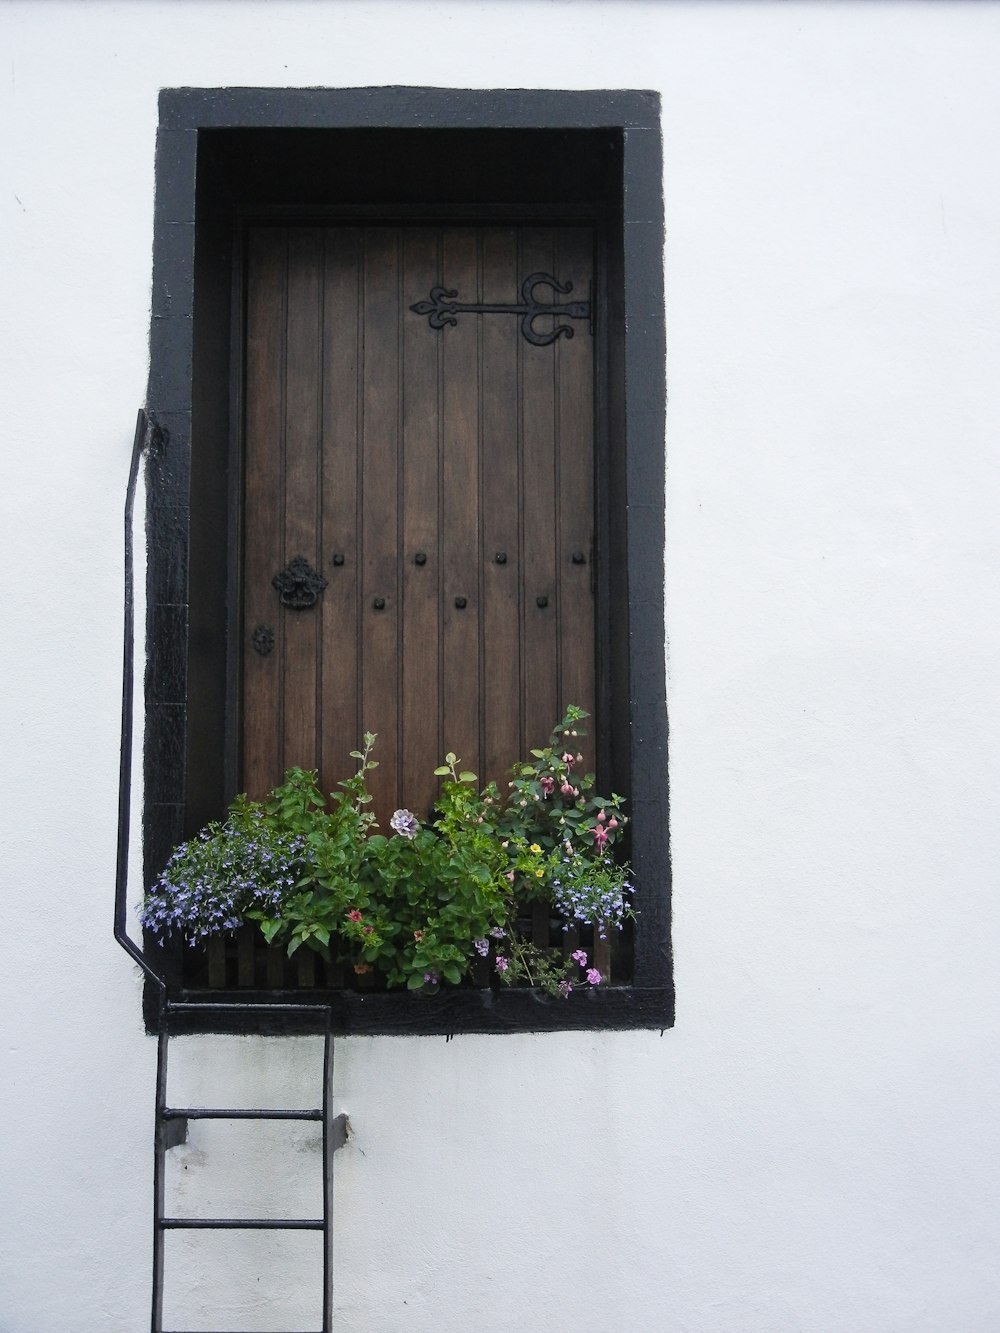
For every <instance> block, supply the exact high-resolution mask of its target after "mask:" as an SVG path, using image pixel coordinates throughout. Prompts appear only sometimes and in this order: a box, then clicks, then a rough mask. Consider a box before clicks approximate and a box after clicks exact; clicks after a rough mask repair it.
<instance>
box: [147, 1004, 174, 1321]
mask: <svg viewBox="0 0 1000 1333" xmlns="http://www.w3.org/2000/svg"><path fill="white" fill-rule="evenodd" d="M169 1038H170V1028H169V1023H168V1020H167V1006H166V1003H165V999H164V996H163V995H162V993H161V996H160V1011H159V1023H158V1025H157V1034H156V1101H155V1109H154V1113H153V1304H152V1312H151V1318H150V1329H151V1333H163V1257H164V1256H163V1250H164V1234H163V1210H164V1201H165V1193H166V1154H167V1135H166V1122H165V1120H164V1116H163V1111H164V1108H165V1106H166V1100H167V1047H168V1043H169Z"/></svg>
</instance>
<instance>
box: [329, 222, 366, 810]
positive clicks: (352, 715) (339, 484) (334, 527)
mask: <svg viewBox="0 0 1000 1333" xmlns="http://www.w3.org/2000/svg"><path fill="white" fill-rule="evenodd" d="M325 240H326V244H325V258H324V269H325V276H324V317H323V450H322V452H323V458H322V498H323V521H322V527H323V558H324V565H323V569H322V571H321V572H322V574H323V576H324V578H326V579H327V580H328V581H329V586H328V588H327V590H326V592H325V593H324V594H323V605H322V654H323V660H322V665H321V680H322V704H321V740H320V746H321V756H322V758H321V765H320V768H321V777H322V790H323V791H324V792H327V793H328V792H331V791H335V790H336V789H337V783H339V782H342V781H343V780H344V779H345V778H347V777H349V776H350V775H351V774H352V773H353V772H354V771H355V768H356V766H357V765H356V763H355V761H354V760H353V759H351V758H350V757H349V756H350V752H351V751H352V750H354V749H357V748H358V745H359V742H360V740H361V732H362V731H363V729H364V728H363V725H362V722H361V719H360V717H359V715H358V712H359V690H358V661H359V652H358V645H359V628H360V627H359V577H360V565H359V535H360V534H359V513H360V483H359V475H358V473H359V453H358V429H359V415H360V410H361V398H360V379H359V377H360V368H361V358H362V334H363V330H362V327H361V322H360V318H359V304H358V290H359V269H358V265H359V259H360V253H361V240H362V235H361V232H360V231H359V230H358V229H357V228H352V227H343V228H333V227H331V228H329V229H328V230H327V231H326V237H325ZM338 557H342V563H335V561H336V560H337V558H338Z"/></svg>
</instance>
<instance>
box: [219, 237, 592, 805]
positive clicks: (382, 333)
mask: <svg viewBox="0 0 1000 1333" xmlns="http://www.w3.org/2000/svg"><path fill="white" fill-rule="evenodd" d="M593 250H594V236H593V232H592V230H591V229H590V228H588V227H576V226H573V227H555V226H535V225H531V226H508V225H491V226H447V227H438V226H433V227H432V226H406V227H391V226H336V227H269V226H268V227H264V226H261V227H254V228H251V229H250V231H249V233H248V238H247V269H246V292H247V295H246V356H245V377H246V379H245V391H244V403H245V410H244V441H243V443H244V523H243V550H244V555H243V568H242V610H243V628H242V643H243V649H242V728H241V730H242V779H243V785H244V787H245V788H246V789H247V790H248V791H249V792H250V793H251V794H252V795H257V796H259V795H261V794H262V793H263V792H265V791H266V790H267V789H268V788H269V787H271V786H272V785H273V784H274V783H276V782H278V781H279V780H280V779H281V776H282V773H283V771H284V770H285V768H286V767H288V766H290V765H292V764H298V765H301V766H302V767H305V768H316V769H318V770H319V771H320V779H321V783H322V786H323V789H324V790H325V791H330V790H333V789H334V788H335V784H336V783H337V782H338V781H339V780H340V779H342V778H343V777H345V776H346V775H347V774H348V773H349V772H351V771H352V770H353V767H354V761H352V760H351V759H350V758H349V757H348V756H349V752H350V751H351V750H352V749H354V748H356V747H357V746H358V743H359V739H360V737H361V735H362V733H363V732H364V731H366V730H367V731H374V732H377V733H378V743H377V747H376V758H377V759H378V760H379V765H380V766H379V768H378V769H377V770H376V772H375V773H374V774H373V775H372V782H371V790H372V792H373V795H374V797H375V805H374V808H375V810H376V814H377V816H378V819H379V821H380V823H381V824H382V826H383V828H384V827H386V824H387V820H388V816H389V814H390V813H391V812H392V810H393V809H395V808H396V807H398V806H406V807H408V808H409V809H412V810H414V811H415V812H417V813H418V814H420V815H421V816H424V815H426V814H427V812H428V810H429V808H430V806H431V805H432V802H433V799H434V795H435V792H436V789H437V779H435V778H434V776H433V770H434V767H435V766H436V765H437V764H439V763H440V762H441V760H442V757H443V755H444V754H445V752H446V751H448V750H453V751H455V753H456V754H457V755H458V756H459V758H460V759H461V761H462V764H463V766H465V767H468V768H471V769H472V770H473V771H475V772H476V773H478V774H479V776H480V777H481V778H482V780H483V781H484V782H485V781H486V780H487V779H488V778H491V777H496V778H498V779H500V778H502V777H503V775H504V773H505V772H506V770H507V768H508V767H509V766H510V764H511V763H512V762H513V761H514V760H515V759H517V758H518V757H521V756H522V755H524V753H525V752H526V749H527V748H528V747H530V746H537V745H540V744H543V743H544V742H545V740H546V739H547V737H548V733H549V730H550V728H551V726H552V724H553V723H554V722H555V721H556V720H557V719H558V717H559V716H561V710H562V709H564V707H565V706H566V705H567V704H570V703H577V704H580V705H581V706H583V707H585V708H587V709H588V711H593V703H594V695H595V612H594V593H593V590H592V580H593V568H594V567H593V559H594V536H595V522H594V417H595V413H594V352H593V337H592V334H591V330H590V326H589V323H588V321H587V319H586V318H582V317H574V318H570V317H567V316H565V315H559V316H556V315H552V314H541V315H538V316H537V317H535V318H534V319H533V320H531V321H529V323H528V332H529V334H530V333H532V332H533V333H535V334H536V335H541V338H543V339H544V337H546V336H551V334H553V333H554V332H555V330H556V328H557V326H559V325H563V326H566V327H570V328H572V331H573V336H572V337H569V336H567V335H566V334H565V333H563V334H560V335H559V336H557V337H555V338H554V339H553V340H552V341H549V342H547V343H543V345H538V342H537V341H536V342H532V341H529V339H528V337H526V336H525V331H524V328H523V327H522V324H523V317H522V315H520V314H518V313H511V312H510V311H509V310H504V309H500V310H496V309H493V310H488V311H483V312H469V311H456V312H454V313H453V314H452V315H451V316H450V319H451V321H452V322H448V319H449V316H448V315H447V313H446V312H445V313H442V314H441V315H440V316H439V317H438V320H437V322H440V323H443V326H442V327H439V328H435V327H432V324H433V323H434V322H435V320H433V319H432V318H431V317H430V316H429V315H428V314H427V313H426V309H425V312H424V313H419V312H416V311H414V310H413V309H412V307H413V306H414V305H419V304H420V303H421V302H424V303H428V304H430V302H431V300H432V297H431V292H432V289H433V288H435V287H439V288H441V287H443V288H446V289H447V290H448V291H449V292H453V293H456V294H457V295H456V297H455V298H454V299H455V300H457V301H458V302H459V303H464V304H481V305H492V306H501V307H503V306H511V305H516V304H518V303H520V302H522V284H523V283H524V280H525V278H527V277H529V276H531V275H538V274H545V275H549V276H551V277H554V278H555V279H557V280H558V281H559V282H560V283H562V284H566V283H572V292H571V293H568V294H558V293H556V292H555V291H554V290H552V288H551V287H549V286H547V285H546V284H544V283H543V284H541V285H538V286H536V287H535V288H534V289H533V296H534V298H535V299H539V300H541V301H548V302H554V303H569V302H582V301H586V300H587V299H588V296H589V288H590V284H591V275H592V265H593ZM438 299H439V301H440V300H442V299H444V298H442V297H440V296H439V298H438ZM297 561H301V562H303V563H301V564H298V565H297V566H296V568H295V569H291V570H290V568H289V567H290V566H292V565H293V562H297ZM283 573H285V574H286V575H287V576H288V577H286V579H285V582H284V584H282V581H281V577H280V576H281V575H282V574H283ZM296 576H297V577H298V582H296ZM279 585H280V586H281V587H283V588H284V592H282V591H279ZM313 594H314V596H313ZM282 596H284V598H285V601H284V602H283V601H282ZM296 603H302V604H301V605H297V604H296ZM588 759H592V756H588Z"/></svg>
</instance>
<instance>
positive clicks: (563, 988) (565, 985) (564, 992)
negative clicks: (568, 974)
mask: <svg viewBox="0 0 1000 1333" xmlns="http://www.w3.org/2000/svg"><path fill="white" fill-rule="evenodd" d="M559 994H560V996H561V997H562V998H563V999H564V1000H566V999H568V998H569V997H570V996H571V995H572V994H573V987H572V986H571V985H570V983H569V982H568V981H560V983H559Z"/></svg>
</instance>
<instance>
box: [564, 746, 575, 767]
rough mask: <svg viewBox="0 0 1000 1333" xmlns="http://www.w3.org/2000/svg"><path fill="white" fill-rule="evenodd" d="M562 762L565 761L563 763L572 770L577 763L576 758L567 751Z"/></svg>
mask: <svg viewBox="0 0 1000 1333" xmlns="http://www.w3.org/2000/svg"><path fill="white" fill-rule="evenodd" d="M562 761H563V763H564V764H565V765H566V767H567V768H572V767H573V765H574V764H575V763H576V756H575V755H572V754H570V752H569V751H568V750H567V751H566V753H565V754H564V755H563V757H562Z"/></svg>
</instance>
